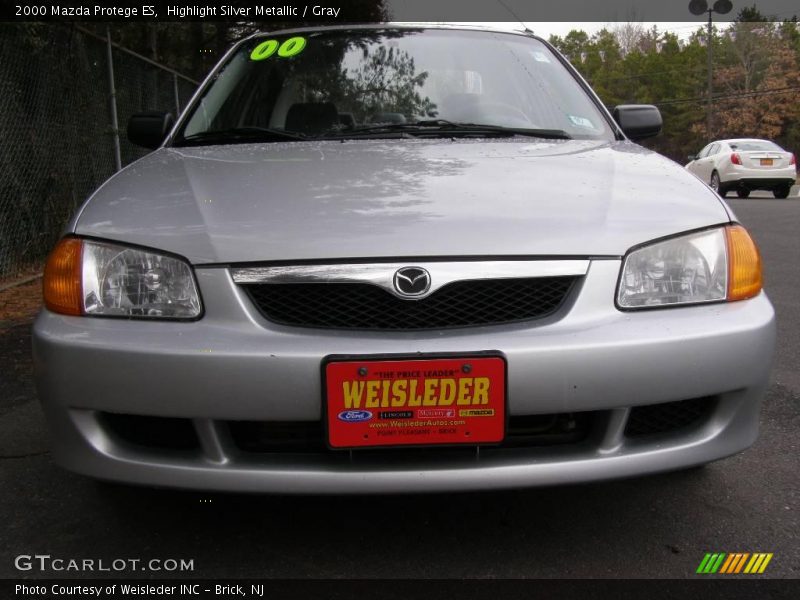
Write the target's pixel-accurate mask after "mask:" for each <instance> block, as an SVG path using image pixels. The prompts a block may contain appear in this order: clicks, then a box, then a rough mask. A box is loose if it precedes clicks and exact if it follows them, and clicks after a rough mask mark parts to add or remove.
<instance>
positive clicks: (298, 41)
mask: <svg viewBox="0 0 800 600" xmlns="http://www.w3.org/2000/svg"><path fill="white" fill-rule="evenodd" d="M305 47H306V38H304V37H299V36H298V37H292V38H289V39H288V40H286V41H284V42H283V43H280V42H278V40H266V41H264V42H261V43H260V44H259V45H258V46H256V47H255V48H253V51H252V52H251V53H250V60H265V59H267V58H269V57H270V56H272V55H273V54H275V51H276V50H277V52H278V56H280V57H281V58H291V57H292V56H297V55H298V54H300V53H301V52H302V51H303V49H305Z"/></svg>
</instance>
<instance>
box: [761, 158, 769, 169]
mask: <svg viewBox="0 0 800 600" xmlns="http://www.w3.org/2000/svg"><path fill="white" fill-rule="evenodd" d="M761 166H762V167H771V166H772V159H771V158H762V159H761Z"/></svg>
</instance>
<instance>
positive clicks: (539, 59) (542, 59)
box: [531, 50, 550, 63]
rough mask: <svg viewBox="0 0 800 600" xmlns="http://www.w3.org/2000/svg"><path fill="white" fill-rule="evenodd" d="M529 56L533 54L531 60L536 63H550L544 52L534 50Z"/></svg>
mask: <svg viewBox="0 0 800 600" xmlns="http://www.w3.org/2000/svg"><path fill="white" fill-rule="evenodd" d="M531 54H533V58H534V59H535V60H536V62H543V63H549V62H550V59H549V58H547V55H546V54H545V53H544V52H539V51H538V50H534V51H533V52H531Z"/></svg>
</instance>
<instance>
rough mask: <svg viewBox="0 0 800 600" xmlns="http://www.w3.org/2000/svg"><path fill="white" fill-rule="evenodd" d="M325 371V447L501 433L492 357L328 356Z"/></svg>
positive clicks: (502, 414) (502, 383)
mask: <svg viewBox="0 0 800 600" xmlns="http://www.w3.org/2000/svg"><path fill="white" fill-rule="evenodd" d="M324 376H325V400H324V402H325V419H326V425H327V432H328V444H329V446H330V447H331V448H367V447H376V446H408V445H413V446H428V445H453V444H471V445H475V444H493V443H498V442H501V441H502V440H503V437H504V436H505V429H506V364H505V360H504V359H503V358H501V357H499V356H485V355H481V356H464V357H462V358H431V359H416V358H415V359H411V360H350V359H348V360H332V361H330V362H328V363H327V364H326V365H325V368H324Z"/></svg>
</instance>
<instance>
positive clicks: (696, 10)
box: [689, 0, 733, 140]
mask: <svg viewBox="0 0 800 600" xmlns="http://www.w3.org/2000/svg"><path fill="white" fill-rule="evenodd" d="M732 8H733V3H732V2H731V1H730V0H717V1H716V2H714V6H712V7H711V8H709V6H708V2H706V0H692V1H691V2H689V12H691V13H692V14H693V15H698V16H699V15H702V14H703V13H708V33H707V34H706V54H707V56H708V75H707V76H708V97H707V98H706V136H707V137H708V139H709V140H710V139H711V135H712V131H713V130H712V125H713V118H714V117H713V115H714V103H713V102H714V101H713V99H714V72H713V69H714V49H713V45H714V37H713V36H714V25H713V22H712V19H711V15H712V14H713V13H717V14H720V15H727V14H728V13H729V12H731V9H732Z"/></svg>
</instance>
